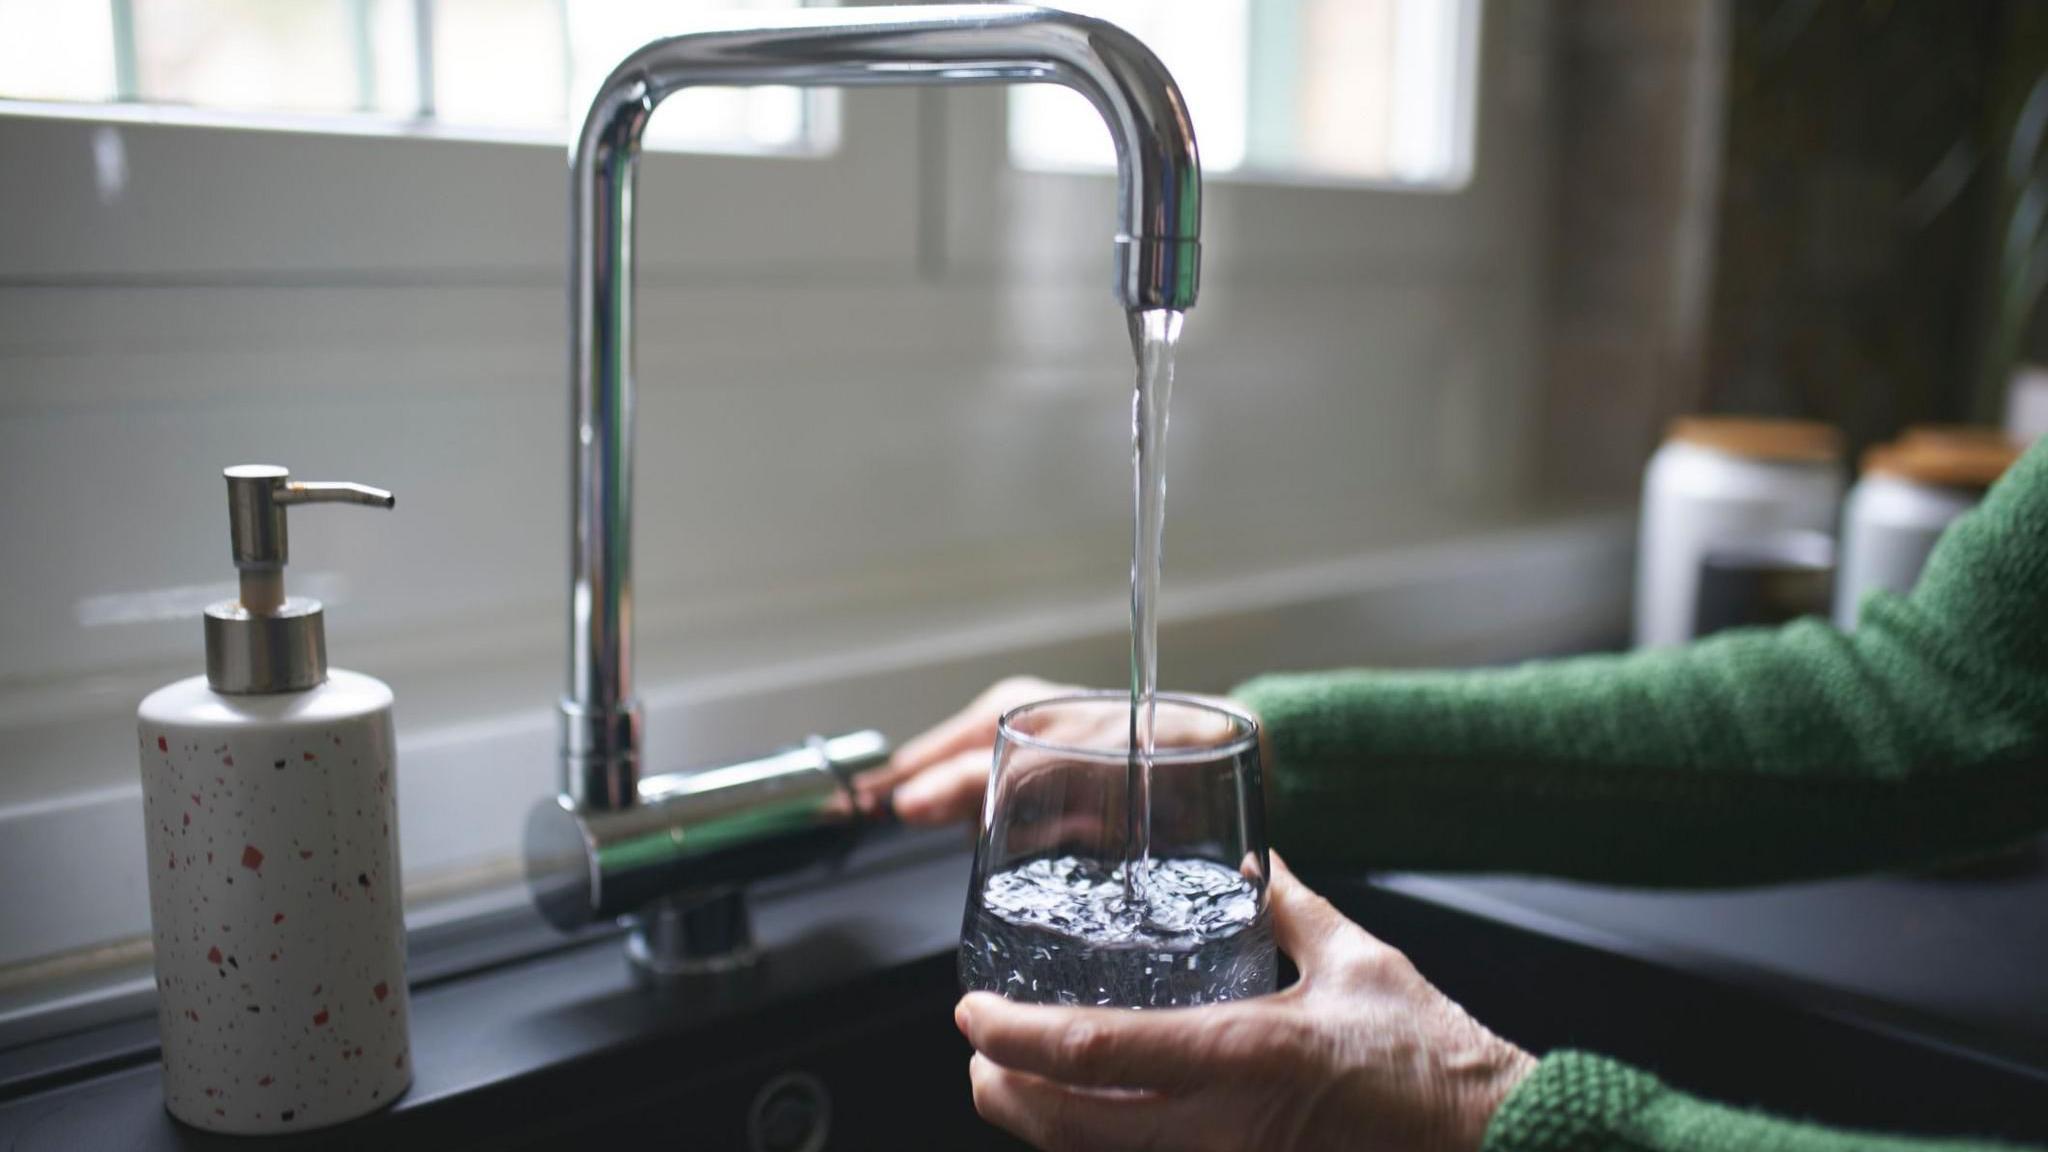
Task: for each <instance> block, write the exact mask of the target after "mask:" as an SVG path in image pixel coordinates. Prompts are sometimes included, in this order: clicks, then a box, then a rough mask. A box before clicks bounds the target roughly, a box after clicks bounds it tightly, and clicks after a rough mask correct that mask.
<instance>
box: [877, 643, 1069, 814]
mask: <svg viewBox="0 0 2048 1152" xmlns="http://www.w3.org/2000/svg"><path fill="white" fill-rule="evenodd" d="M1078 691H1080V689H1078V688H1074V687H1072V686H1070V685H1065V684H1055V683H1053V682H1052V681H1050V680H1041V679H1039V678H1038V677H1036V676H1012V677H1010V678H1009V679H1007V680H1001V681H998V682H996V683H995V684H994V685H992V686H990V688H989V689H988V690H987V691H985V692H983V693H982V694H981V695H979V696H976V697H975V698H974V699H973V700H972V701H970V702H969V703H968V705H967V707H965V708H962V709H961V710H960V711H959V712H957V713H955V714H954V715H953V716H952V717H951V718H949V719H947V720H945V721H943V722H941V723H940V724H938V725H937V726H936V727H934V728H933V729H932V730H931V731H929V732H926V733H924V734H923V735H921V736H918V737H917V738H916V739H913V740H909V741H907V742H905V743H904V745H903V746H902V747H901V748H898V749H897V750H896V753H895V755H893V756H891V757H889V764H888V766H887V767H885V768H883V769H881V770H880V771H876V772H869V773H866V774H864V775H862V776H861V777H860V778H859V779H857V780H856V781H855V782H854V792H855V795H856V796H857V798H858V801H859V803H860V806H861V810H862V811H863V812H864V813H866V814H868V815H874V814H875V813H877V812H879V811H881V810H882V809H883V808H884V807H892V808H893V809H894V810H895V813H896V815H897V817H898V818H900V819H901V820H902V821H903V822H904V823H906V824H951V823H955V822H957V821H961V820H971V819H973V818H974V815H975V814H976V813H977V812H979V811H980V810H981V799H982V794H983V793H984V792H986V791H987V790H988V771H989V764H990V761H991V759H992V758H993V757H994V755H995V743H996V728H997V725H999V724H1000V723H1002V719H1003V713H1005V712H1008V711H1009V710H1010V709H1012V708H1017V707H1021V706H1023V705H1025V704H1030V703H1032V702H1034V701H1038V700H1044V699H1047V698H1049V697H1053V696H1064V695H1067V694H1069V693H1073V692H1078Z"/></svg>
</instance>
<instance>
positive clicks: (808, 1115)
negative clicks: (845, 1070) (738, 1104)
mask: <svg viewBox="0 0 2048 1152" xmlns="http://www.w3.org/2000/svg"><path fill="white" fill-rule="evenodd" d="M831 1132H832V1095H831V1093H829V1092H827V1091H826V1090H825V1084H824V1082H823V1081H821V1080H819V1079H818V1078H817V1077H816V1076H813V1075H811V1074H810V1073H808V1072H785V1073H783V1074H782V1075H780V1076H777V1077H775V1078H774V1079H773V1080H770V1081H768V1083H766V1084H763V1085H762V1086H761V1090H760V1091H759V1092H756V1093H754V1104H753V1107H752V1108H750V1109H748V1110H747V1147H748V1148H749V1149H751V1152H822V1149H823V1148H824V1147H825V1139H826V1137H827V1136H829V1135H830V1134H831Z"/></svg>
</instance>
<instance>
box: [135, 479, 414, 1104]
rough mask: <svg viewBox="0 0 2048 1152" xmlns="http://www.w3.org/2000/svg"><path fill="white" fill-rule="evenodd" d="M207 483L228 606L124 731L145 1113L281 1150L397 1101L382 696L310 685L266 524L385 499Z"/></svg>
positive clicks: (306, 488)
mask: <svg viewBox="0 0 2048 1152" xmlns="http://www.w3.org/2000/svg"><path fill="white" fill-rule="evenodd" d="M227 482H228V521H229V525H230V534H231V536H232V539H233V541H234V560H235V567H236V568H237V569H239V570H240V574H241V596H240V598H239V599H236V600H226V601H222V602H221V603H218V604H214V605H212V606H210V607H209V608H207V609H206V675H204V676H194V677H192V678H190V679H188V680H180V681H178V682H177V683H175V684H171V685H168V686H166V687H164V688H161V689H158V690H157V691H156V692H154V693H152V694H151V695H150V696H149V698H148V699H146V700H144V701H143V702H142V706H141V708H140V709H139V710H138V714H137V721H138V727H139V729H140V732H141V749H142V796H143V811H144V814H145V817H146V818H147V821H148V841H149V904H150V917H151V921H152V923H153V927H154V931H155V941H156V982H157V1021H158V1025H159V1027H160V1028H161V1030H162V1034H163V1064H164V1105H165V1107H166V1108H168V1109H169V1110H170V1112H171V1115H173V1116H175V1117H177V1118H178V1119H180V1120H183V1121H185V1122H186V1123H187V1124H191V1125H193V1126H195V1127H199V1128H204V1129H208V1130H210V1131H215V1132H237V1133H275V1132H291V1131H297V1130H300V1129H306V1128H314V1127H318V1126H320V1125H323V1124H333V1123H336V1122H338V1121H342V1120H347V1119H349V1118H351V1117H354V1116H359V1115H362V1114H363V1113H365V1112H370V1111H374V1110H375V1109H377V1108H380V1107H383V1106H384V1105H386V1104H389V1103H390V1102H391V1101H392V1100H393V1099H395V1098H397V1097H398V1096H399V1095H400V1094H401V1093H403V1092H404V1091H405V1089H406V1086H407V1085H408V1084H409V1083H411V1080H412V1059H411V1054H410V1052H409V1051H408V1041H407V1013H406V989H405V922H404V918H403V909H402V908H401V906H400V903H399V887H398V810H397V804H396V800H395V789H394V781H393V779H392V765H393V760H394V753H395V748H394V745H393V741H392V732H391V689H389V688H387V687H385V686H384V685H383V684H382V683H381V682H379V681H377V680H373V679H371V678H370V677H368V676H363V675H359V674H357V673H354V672H344V671H342V670H340V669H334V670H333V671H329V670H328V667H327V641H326V630H325V628H324V626H323V624H322V617H321V609H320V603H319V601H317V600H309V599H305V598H302V597H287V596H286V595H285V594H284V566H285V561H286V559H287V558H288V547H287V539H286V535H285V511H286V509H288V508H290V507H292V506H293V505H299V504H319V503H345V504H366V505H369V506H371V507H375V508H389V507H391V506H392V503H393V498H392V495H391V493H389V492H383V491H379V490H377V489H375V488H368V487H364V486H363V485H360V484H306V483H294V482H293V481H292V479H291V474H290V473H289V472H287V471H286V470H285V469H283V468H278V467H274V466H270V465H241V466H239V467H235V468H230V469H228V470H227Z"/></svg>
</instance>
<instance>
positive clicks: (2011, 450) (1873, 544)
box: [1834, 428, 2019, 631]
mask: <svg viewBox="0 0 2048 1152" xmlns="http://www.w3.org/2000/svg"><path fill="white" fill-rule="evenodd" d="M2018 456H2019V447H2018V446H2017V445H2015V444H2012V443H2010V442H2008V441H2006V440H2005V439H2004V438H2003V437H2002V436H2001V435H1999V434H1998V433H1996V432H1994V431H1988V430H1974V429H1939V428H1920V429H1912V430H1909V431H1908V432H1907V433H1906V435H1905V436H1904V437H1902V438H1901V439H1900V440H1899V442H1898V443H1895V444H1885V445H1879V446H1878V447H1875V448H1872V449H1871V450H1870V451H1868V452H1866V453H1865V454H1864V456H1863V475H1862V477H1861V479H1859V480H1857V482H1856V485H1855V487H1854V488H1851V489H1850V490H1849V498H1848V501H1847V502H1846V504H1845V505H1844V507H1843V510H1842V553H1841V555H1842V561H1841V567H1840V570H1839V578H1838V580H1837V582H1836V585H1835V609H1834V617H1835V624H1836V626H1837V627H1839V628H1841V629H1842V630H1843V631H1849V630H1851V629H1853V628H1855V627H1856V622H1857V618H1858V615H1859V614H1860V612H1861V610H1862V605H1863V598H1864V597H1865V596H1868V595H1869V594H1870V593H1872V592H1876V591H1880V590H1882V591H1888V592H1895V593H1898V594H1900V595H1904V594H1906V593H1908V592H1911V591H1912V590H1913V585H1914V584H1915V583H1916V582H1918V580H1919V579H1920V570H1921V569H1922V568H1923V567H1925V566H1926V564H1927V557H1928V556H1929V555H1930V554H1931V553H1933V551H1934V545H1935V543H1936V542H1937V541H1938V540H1940V539H1941V534H1942V533H1943V532H1944V531H1946V530H1947V528H1948V526H1949V525H1950V524H1952V523H1954V522H1955V520H1956V518H1957V517H1960V516H1962V515H1963V514H1964V513H1966V512H1968V511H1969V510H1970V509H1972V508H1975V507H1976V506H1977V502H1978V501H1979V500H1980V499H1982V498H1983V495H1984V490H1985V489H1986V488H1988V487H1990V486H1991V485H1992V484H1993V483H1994V482H1995V481H1996V480H1997V479H1998V477H1999V476H2001V475H2003V474H2004V472H2005V470H2006V469H2007V468H2009V467H2011V466H2012V462H2013V461H2014V460H2015V459H2017V458H2018Z"/></svg>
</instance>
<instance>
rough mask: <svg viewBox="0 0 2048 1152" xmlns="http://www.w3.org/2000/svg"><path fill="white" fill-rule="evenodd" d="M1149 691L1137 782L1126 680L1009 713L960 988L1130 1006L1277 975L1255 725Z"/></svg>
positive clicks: (1001, 733) (1211, 995)
mask: <svg viewBox="0 0 2048 1152" xmlns="http://www.w3.org/2000/svg"><path fill="white" fill-rule="evenodd" d="M1157 700H1158V703H1157V712H1156V713H1155V720H1154V729H1153V730H1154V733H1155V737H1154V746H1155V751H1154V753H1153V756H1152V766H1151V774H1150V776H1151V778H1150V787H1149V789H1147V788H1139V789H1135V790H1134V789H1133V788H1132V784H1133V782H1134V781H1133V779H1132V767H1133V757H1132V755H1131V747H1132V741H1131V735H1132V724H1131V708H1130V697H1129V695H1127V694H1124V693H1117V692H1091V693H1084V694H1080V695H1074V696H1061V697H1056V698H1054V699H1050V700H1041V701H1039V702H1037V703H1035V704H1026V705H1024V706H1023V707H1021V708H1016V709H1012V710H1011V711H1010V712H1009V713H1007V714H1005V715H1004V716H1003V719H1002V723H1001V726H1000V727H999V729H998V732H997V738H996V749H995V766H994V770H993V771H992V772H991V773H990V774H989V781H988V794H987V796H986V798H985V802H984V803H983V804H982V810H981V835H980V839H979V841H978V843H977V845H976V850H975V855H974V876H973V882H972V884H971V886H970V887H969V889H968V895H967V916H966V923H965V925H964V927H963V928H962V930H961V933H960V983H961V986H962V987H963V988H965V989H966V990H968V991H970V992H971V991H977V990H978V991H988V992H996V993H1000V994H1001V995H1003V996H1006V997H1008V998H1009V999H1012V1000H1020V1001H1025V1002H1029V1003H1042V1004H1101V1005H1115V1006H1121V1007H1129V1008H1164V1007H1177V1006H1182V1005H1192V1004H1206V1003H1211V1002H1214V1001H1220V1000H1239V999H1243V998H1245V997H1248V996H1257V995H1261V994H1263V993H1267V992H1271V991H1272V990H1273V984H1274V979H1275V974H1276V971H1277V964H1276V960H1275V954H1274V947H1273V928H1272V923H1271V918H1270V914H1269V912H1268V908H1267V899H1266V880H1267V856H1266V825H1265V807H1264V802H1263V793H1262V790H1261V787H1260V781H1259V730H1258V725H1257V723H1256V722H1255V721H1253V720H1252V719H1251V718H1250V717H1249V716H1246V715H1244V714H1242V713H1240V712H1236V711H1233V710H1231V709H1230V708H1227V707H1224V706H1222V705H1219V704H1215V703H1211V702H1208V701H1203V700H1197V699H1193V698H1191V697H1186V696H1175V695H1165V694H1162V695H1160V696H1159V697H1158V698H1157ZM1148 793H1149V802H1148V801H1147V800H1146V799H1145V797H1146V796H1147V794H1148ZM1134 794H1135V795H1137V796H1139V798H1140V799H1139V801H1138V803H1137V804H1136V806H1135V807H1134V806H1133V804H1132V803H1131V797H1132V796H1133V795H1134ZM1147 809H1149V819H1146V818H1145V817H1146V815H1147V812H1146V810H1147ZM1134 817H1136V819H1134ZM1147 833H1149V834H1147ZM1148 840H1149V843H1146V841H1148ZM1134 841H1135V842H1136V846H1137V847H1138V848H1139V849H1140V851H1139V853H1138V854H1137V856H1138V862H1137V863H1136V864H1135V865H1134V866H1131V868H1130V869H1129V870H1130V871H1132V872H1133V875H1132V879H1133V880H1134V881H1136V883H1135V885H1134V889H1135V890H1134V891H1127V890H1126V884H1125V880H1126V872H1127V863H1128V862H1129V861H1130V860H1131V859H1132V857H1133V847H1134Z"/></svg>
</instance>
